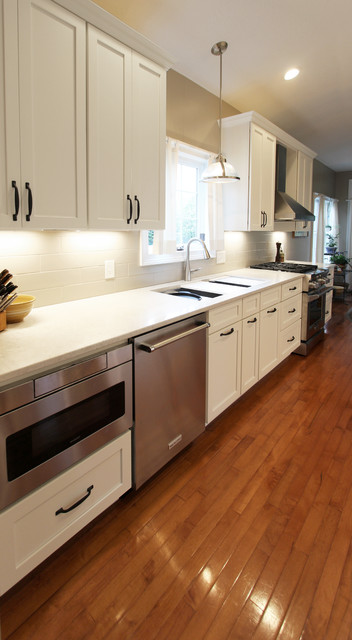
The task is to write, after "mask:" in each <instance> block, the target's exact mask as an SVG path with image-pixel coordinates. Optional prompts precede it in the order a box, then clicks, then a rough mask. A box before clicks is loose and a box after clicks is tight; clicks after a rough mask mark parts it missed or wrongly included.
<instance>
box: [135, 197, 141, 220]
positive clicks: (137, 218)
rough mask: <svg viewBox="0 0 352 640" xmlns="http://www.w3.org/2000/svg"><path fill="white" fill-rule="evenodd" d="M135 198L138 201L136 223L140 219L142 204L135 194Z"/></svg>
mask: <svg viewBox="0 0 352 640" xmlns="http://www.w3.org/2000/svg"><path fill="white" fill-rule="evenodd" d="M134 199H135V201H136V202H137V215H136V217H135V220H134V224H137V222H138V220H139V216H140V213H141V205H140V203H139V200H138V198H137V196H134Z"/></svg>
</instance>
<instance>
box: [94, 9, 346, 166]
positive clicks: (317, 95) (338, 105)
mask: <svg viewBox="0 0 352 640" xmlns="http://www.w3.org/2000/svg"><path fill="white" fill-rule="evenodd" d="M95 1H96V2H97V3H98V4H101V5H103V6H105V8H107V9H108V10H110V11H111V12H113V13H115V15H117V16H118V17H119V18H120V19H121V20H122V21H123V22H125V23H126V24H128V25H130V26H131V27H133V28H134V29H136V30H137V31H139V32H140V33H142V34H143V35H145V36H146V37H148V38H149V39H150V40H152V41H153V42H154V43H155V44H157V45H159V46H160V47H162V48H163V49H164V50H165V51H166V52H167V53H168V54H169V55H171V56H172V57H173V58H175V59H176V64H175V65H174V69H175V70H176V71H178V72H179V73H181V74H182V75H184V76H187V77H188V78H190V79H191V80H193V81H194V82H196V83H197V84H199V85H201V86H202V87H204V88H205V89H208V91H211V92H212V93H214V94H216V95H218V94H219V58H218V57H217V56H213V55H212V54H211V52H210V49H211V47H212V45H213V44H214V43H215V42H218V41H220V40H226V41H227V42H228V44H229V47H228V50H227V52H226V53H225V54H224V56H223V99H224V100H225V101H226V102H229V103H230V104H231V105H232V106H234V107H235V108H236V109H238V110H239V111H242V112H243V111H252V110H254V111H257V112H258V113H260V114H261V115H263V116H265V117H266V118H268V119H269V120H270V121H272V122H273V123H274V124H276V125H278V126H279V127H281V128H282V129H284V130H285V131H287V132H288V133H290V134H291V135H292V136H294V137H295V138H297V139H299V140H300V141H301V142H303V143H304V144H305V145H306V146H308V147H310V148H311V149H313V150H314V151H315V152H317V154H318V160H320V161H321V162H323V163H324V164H326V165H327V166H328V167H330V168H331V169H334V170H335V171H350V170H352V2H351V0H330V1H329V2H328V1H327V0H215V1H214V0H95ZM294 66H295V67H298V68H299V69H300V71H301V73H300V75H299V76H298V77H297V78H295V79H294V80H291V81H290V82H288V81H285V80H284V79H283V74H284V72H285V71H286V70H287V69H289V68H290V67H294Z"/></svg>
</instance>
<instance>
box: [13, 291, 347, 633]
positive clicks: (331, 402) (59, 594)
mask: <svg viewBox="0 0 352 640" xmlns="http://www.w3.org/2000/svg"><path fill="white" fill-rule="evenodd" d="M346 308H347V305H344V304H343V303H340V302H339V303H335V301H334V307H333V317H332V320H331V321H330V323H329V326H328V330H327V333H326V337H325V340H324V341H323V342H321V343H319V344H318V345H317V346H316V347H315V348H314V350H313V351H312V352H311V354H310V355H309V356H308V357H307V358H304V357H300V356H294V355H293V356H290V357H289V358H288V359H287V360H285V361H284V362H282V363H281V364H280V365H279V366H278V367H277V368H276V369H275V370H273V371H272V372H270V373H269V374H268V375H267V376H265V378H263V379H262V380H261V381H259V383H258V384H257V385H255V386H254V387H252V389H250V390H249V391H248V392H247V393H246V394H245V395H244V396H242V397H241V398H240V399H239V400H238V401H237V402H236V403H235V404H234V405H233V406H231V407H229V408H228V409H227V410H226V411H225V412H224V413H223V414H222V415H221V416H219V417H218V418H217V419H216V420H214V421H213V423H211V424H210V425H209V426H208V428H207V429H206V431H205V433H203V434H202V435H201V436H200V437H199V438H198V439H197V440H196V441H195V442H194V443H193V444H192V446H190V447H188V448H187V449H186V450H185V451H183V452H182V453H181V454H180V455H179V456H177V458H175V459H174V460H173V461H172V462H171V463H170V464H169V465H167V466H166V467H165V468H164V469H162V470H161V471H160V472H159V473H158V474H157V475H156V476H155V477H153V478H152V479H151V480H150V481H149V482H148V483H146V484H145V485H144V486H143V487H142V488H141V489H140V490H139V491H137V492H133V491H132V492H129V493H128V494H126V495H125V496H123V498H122V499H121V500H119V501H118V503H116V504H115V505H113V506H112V507H110V509H108V510H107V511H106V512H105V513H104V514H102V515H101V516H100V517H98V518H97V519H96V520H95V521H94V522H92V523H90V525H88V526H87V527H86V528H85V530H84V531H83V532H80V533H79V534H78V535H77V536H75V538H73V539H72V540H70V541H69V542H68V543H66V544H65V545H64V546H63V547H62V548H61V549H60V550H58V551H57V552H56V553H55V554H54V555H53V556H52V557H51V558H49V559H48V560H46V561H45V562H44V563H43V564H42V565H41V566H40V567H38V568H37V569H36V570H35V571H33V572H32V573H31V574H30V575H29V576H27V577H26V578H25V579H24V580H23V581H22V582H21V583H19V584H18V585H16V586H15V587H14V588H13V589H12V590H11V591H9V592H8V593H7V594H5V595H4V596H3V597H2V598H1V600H0V613H1V619H2V640H39V639H40V640H41V638H45V639H46V640H71V638H72V640H73V639H74V640H103V639H105V640H108V639H109V640H119V639H120V638H121V639H123V640H202V638H206V639H207V640H208V639H209V640H210V639H211V640H225V639H226V640H249V639H250V640H274V639H275V640H352V632H351V629H352V543H351V539H352V489H351V463H352V367H351V362H352V323H351V321H350V320H349V319H348V318H347V317H346Z"/></svg>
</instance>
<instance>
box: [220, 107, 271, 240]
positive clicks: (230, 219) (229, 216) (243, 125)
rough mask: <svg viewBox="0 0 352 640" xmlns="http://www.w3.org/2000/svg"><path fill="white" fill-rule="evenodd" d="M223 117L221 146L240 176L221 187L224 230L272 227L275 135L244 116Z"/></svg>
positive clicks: (256, 229)
mask: <svg viewBox="0 0 352 640" xmlns="http://www.w3.org/2000/svg"><path fill="white" fill-rule="evenodd" d="M238 118H239V120H238V121H236V116H233V117H232V118H230V119H229V120H230V122H226V118H225V121H224V123H223V124H224V131H223V148H224V153H225V155H226V157H227V160H228V161H229V162H231V164H233V165H234V166H235V167H236V170H237V171H238V173H239V175H240V178H241V179H240V180H239V181H236V184H233V185H227V186H226V189H224V191H223V210H224V227H225V230H226V231H271V230H272V229H273V228H274V203H275V157H276V138H275V136H273V135H271V134H270V133H269V132H268V131H265V130H264V129H263V128H262V127H260V126H258V125H256V124H254V123H253V122H252V121H251V120H250V119H249V118H246V119H244V118H243V116H242V115H241V116H238Z"/></svg>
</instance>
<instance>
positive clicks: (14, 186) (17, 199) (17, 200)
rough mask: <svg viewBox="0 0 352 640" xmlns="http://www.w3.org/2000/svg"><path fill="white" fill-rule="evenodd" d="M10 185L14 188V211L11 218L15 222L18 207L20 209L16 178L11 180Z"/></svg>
mask: <svg viewBox="0 0 352 640" xmlns="http://www.w3.org/2000/svg"><path fill="white" fill-rule="evenodd" d="M11 186H12V187H13V188H14V190H15V213H14V214H13V216H12V220H14V221H15V222H16V220H17V216H18V212H19V209H20V197H19V195H18V187H17V184H16V180H12V182H11Z"/></svg>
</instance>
